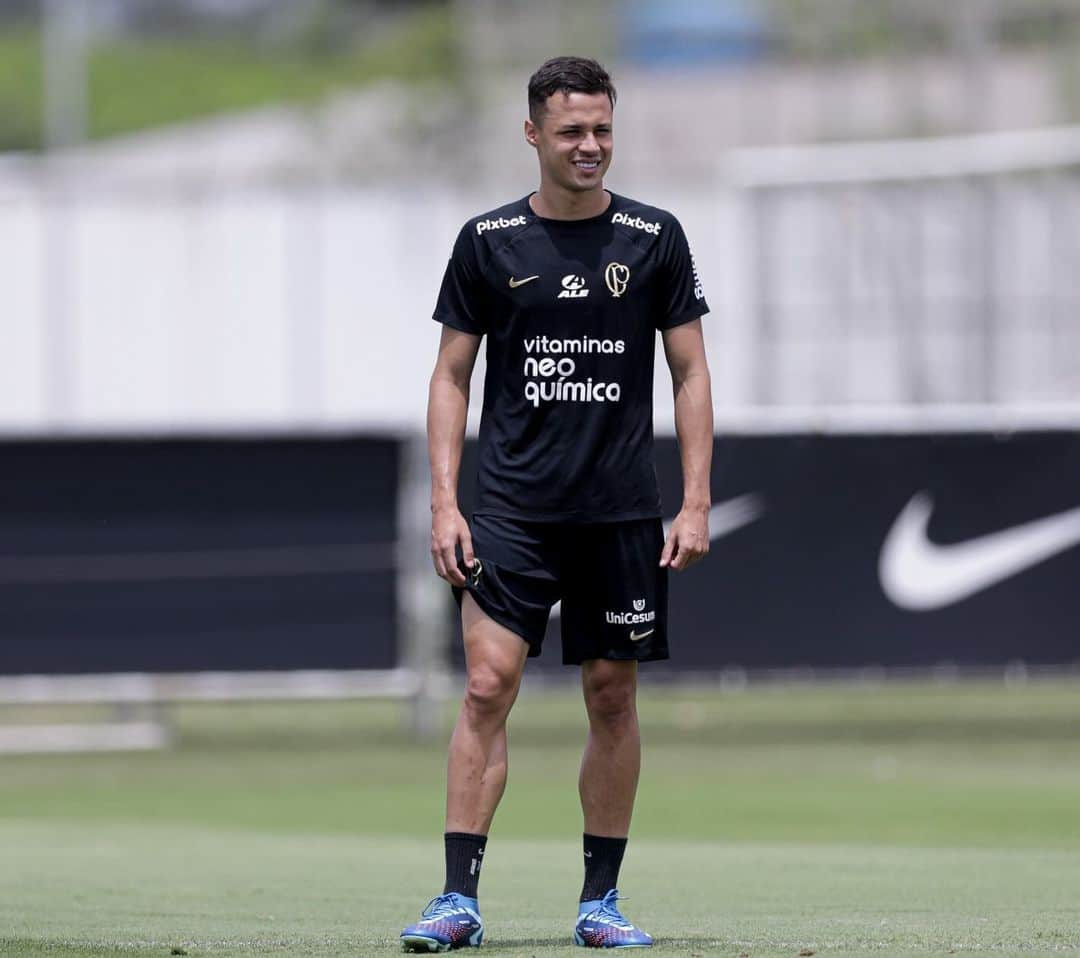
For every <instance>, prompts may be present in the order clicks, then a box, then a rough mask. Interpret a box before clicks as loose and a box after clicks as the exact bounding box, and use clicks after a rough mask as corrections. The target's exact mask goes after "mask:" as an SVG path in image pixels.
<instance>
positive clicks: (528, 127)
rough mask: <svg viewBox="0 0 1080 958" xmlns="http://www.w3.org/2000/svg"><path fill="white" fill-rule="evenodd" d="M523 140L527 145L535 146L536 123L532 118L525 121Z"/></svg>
mask: <svg viewBox="0 0 1080 958" xmlns="http://www.w3.org/2000/svg"><path fill="white" fill-rule="evenodd" d="M525 140H526V142H527V143H528V144H529V146H536V124H535V123H533V121H532V120H526V121H525Z"/></svg>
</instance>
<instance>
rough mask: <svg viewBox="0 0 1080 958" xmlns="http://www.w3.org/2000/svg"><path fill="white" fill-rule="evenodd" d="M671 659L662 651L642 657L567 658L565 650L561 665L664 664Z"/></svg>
mask: <svg viewBox="0 0 1080 958" xmlns="http://www.w3.org/2000/svg"><path fill="white" fill-rule="evenodd" d="M670 658H671V654H670V653H669V652H668V651H667V649H664V650H662V651H657V652H648V653H646V654H644V655H641V656H638V655H584V656H580V657H577V656H568V655H567V654H566V651H565V649H564V650H563V661H562V664H563V665H584V664H585V663H586V662H594V661H601V662H666V661H667V660H669V659H670Z"/></svg>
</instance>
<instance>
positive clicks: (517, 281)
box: [510, 274, 540, 289]
mask: <svg viewBox="0 0 1080 958" xmlns="http://www.w3.org/2000/svg"><path fill="white" fill-rule="evenodd" d="M539 278H540V276H539V274H537V275H536V276H526V277H525V279H514V277H513V276H511V277H510V288H511V289H517V288H518V287H519V286H524V285H525V284H526V283H531V282H532V281H533V280H534V279H539Z"/></svg>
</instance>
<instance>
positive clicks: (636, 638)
mask: <svg viewBox="0 0 1080 958" xmlns="http://www.w3.org/2000/svg"><path fill="white" fill-rule="evenodd" d="M655 631H656V629H649V631H648V632H642V633H641V635H638V634H637V633H636V632H635V631H634V630H633V629H631V630H630V641H631V642H640V641H641V640H642V639H644V638H646V637H648V636H650V635H652V634H653V633H654V632H655Z"/></svg>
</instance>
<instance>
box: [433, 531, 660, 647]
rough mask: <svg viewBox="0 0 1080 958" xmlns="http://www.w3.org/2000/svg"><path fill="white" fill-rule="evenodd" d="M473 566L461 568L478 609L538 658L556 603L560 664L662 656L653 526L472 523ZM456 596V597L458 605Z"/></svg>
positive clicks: (657, 549) (458, 594) (657, 544)
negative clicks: (558, 605) (559, 612)
mask: <svg viewBox="0 0 1080 958" xmlns="http://www.w3.org/2000/svg"><path fill="white" fill-rule="evenodd" d="M471 531H472V540H473V552H474V553H475V555H476V558H477V560H478V564H474V566H473V569H472V570H471V573H470V570H467V569H465V568H464V566H463V565H462V567H461V568H462V570H463V571H464V572H465V574H466V578H467V580H468V583H467V585H466V588H467V589H468V590H469V592H470V593H472V596H473V598H474V599H475V600H476V604H477V605H479V606H480V608H481V609H483V610H484V612H486V613H487V614H488V615H489V616H490V617H491V618H492V619H494V620H495V621H496V622H498V623H499V624H500V625H503V626H505V627H506V628H508V629H510V631H511V632H514V633H516V634H517V635H520V636H521V637H522V638H523V639H524V640H525V641H526V642H528V644H529V655H530V656H536V655H539V654H540V646H541V644H542V643H543V641H544V633H545V632H546V631H547V624H548V617H549V615H550V613H551V607H552V606H553V605H554V604H555V603H556V602H559V601H560V600H561V602H562V660H563V663H564V664H566V665H580V664H581V663H582V662H584V661H586V660H588V659H613V660H623V661H631V660H632V661H637V662H649V661H653V660H656V659H666V658H667V657H668V643H667V569H661V568H660V553H661V551H662V550H663V547H664V530H663V525H662V524H661V522H660V520H659V519H636V520H632V521H628V522H603V523H589V524H581V523H552V522H523V521H521V520H517V519H500V518H497V517H495V516H482V515H481V516H473V520H472V523H471ZM462 591H463V590H461V589H454V595H455V596H456V598H457V600H458V602H459V603H460V602H461V597H462Z"/></svg>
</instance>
